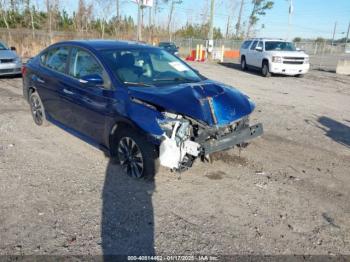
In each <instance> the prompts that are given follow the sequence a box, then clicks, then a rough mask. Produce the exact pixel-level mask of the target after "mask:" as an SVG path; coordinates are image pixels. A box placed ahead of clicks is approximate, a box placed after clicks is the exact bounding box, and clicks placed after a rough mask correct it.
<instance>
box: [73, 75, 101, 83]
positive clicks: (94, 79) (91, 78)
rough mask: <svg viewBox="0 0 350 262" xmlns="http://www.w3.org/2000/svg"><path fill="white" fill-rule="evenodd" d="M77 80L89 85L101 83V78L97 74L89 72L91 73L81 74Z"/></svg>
mask: <svg viewBox="0 0 350 262" xmlns="http://www.w3.org/2000/svg"><path fill="white" fill-rule="evenodd" d="M79 82H80V83H82V84H87V85H91V86H102V85H103V79H102V77H101V76H100V75H99V74H91V75H86V76H83V77H82V78H81V79H79Z"/></svg>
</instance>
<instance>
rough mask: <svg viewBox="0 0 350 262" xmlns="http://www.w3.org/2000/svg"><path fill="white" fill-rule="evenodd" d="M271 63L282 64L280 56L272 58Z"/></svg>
mask: <svg viewBox="0 0 350 262" xmlns="http://www.w3.org/2000/svg"><path fill="white" fill-rule="evenodd" d="M272 62H273V63H282V57H281V56H273V57H272Z"/></svg>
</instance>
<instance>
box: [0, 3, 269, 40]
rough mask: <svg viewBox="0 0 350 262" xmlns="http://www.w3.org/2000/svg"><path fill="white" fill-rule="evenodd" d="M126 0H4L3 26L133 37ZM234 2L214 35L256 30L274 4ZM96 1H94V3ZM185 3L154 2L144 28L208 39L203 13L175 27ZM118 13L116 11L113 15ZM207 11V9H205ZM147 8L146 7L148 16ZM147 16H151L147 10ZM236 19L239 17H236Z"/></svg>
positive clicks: (239, 34) (1, 6)
mask: <svg viewBox="0 0 350 262" xmlns="http://www.w3.org/2000/svg"><path fill="white" fill-rule="evenodd" d="M123 2H124V1H122V0H95V1H93V2H91V1H90V2H88V1H86V0H78V6H77V9H76V10H74V11H73V12H70V13H69V12H68V11H67V10H66V9H65V8H64V7H62V3H61V2H60V0H42V5H41V6H40V8H39V6H38V1H36V0H0V27H1V28H6V29H13V28H16V29H21V28H25V29H28V30H31V31H32V32H33V36H34V35H35V32H36V31H37V30H45V31H47V32H48V33H49V34H51V33H52V32H54V31H63V32H79V33H87V32H97V33H98V34H100V36H101V37H105V36H112V37H117V38H132V37H134V34H135V31H136V23H137V21H134V19H133V17H132V16H131V15H127V14H125V13H123V8H122V4H123ZM223 2H226V4H227V5H228V6H230V9H229V12H228V15H227V18H228V19H227V26H226V32H222V31H221V29H220V28H219V27H216V28H214V38H215V39H222V38H229V39H232V38H235V39H241V38H244V37H249V36H252V35H253V34H254V28H255V26H256V25H257V22H258V20H259V17H261V16H263V15H265V14H266V11H267V10H269V9H271V8H272V7H273V2H272V1H268V0H224V1H223ZM92 3H93V4H92ZM182 4H183V0H154V6H153V8H152V11H151V12H150V14H151V15H152V17H149V21H147V22H144V23H143V24H144V26H143V31H144V32H146V33H147V34H148V36H152V37H153V36H157V37H159V36H163V37H169V38H170V39H171V37H172V36H176V37H183V38H202V39H205V38H207V36H208V32H209V19H208V16H207V15H203V17H204V18H203V21H201V22H200V23H191V22H189V21H187V23H186V24H185V25H184V26H183V27H181V28H180V29H176V30H174V29H172V26H171V25H172V24H173V23H174V16H175V15H176V13H175V11H176V9H177V8H178V7H180V6H181V5H182ZM244 8H248V9H249V10H251V11H250V13H249V14H248V17H247V18H246V20H245V21H243V9H244ZM161 12H166V13H165V15H166V17H167V21H166V23H164V24H163V25H159V24H157V23H156V19H155V18H156V16H158V15H159V14H160V13H161ZM111 13H112V14H114V15H111ZM203 13H207V10H204V11H203ZM144 16H145V10H142V20H144ZM147 16H150V15H149V14H148V13H147ZM234 20H235V21H234Z"/></svg>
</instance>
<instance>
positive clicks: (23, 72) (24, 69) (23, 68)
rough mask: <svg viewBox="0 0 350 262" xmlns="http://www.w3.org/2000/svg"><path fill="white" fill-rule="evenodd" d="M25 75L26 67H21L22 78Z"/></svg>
mask: <svg viewBox="0 0 350 262" xmlns="http://www.w3.org/2000/svg"><path fill="white" fill-rule="evenodd" d="M26 73H27V67H26V66H25V65H22V76H23V77H24V76H25V75H26Z"/></svg>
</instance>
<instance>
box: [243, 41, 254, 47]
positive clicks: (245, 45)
mask: <svg viewBox="0 0 350 262" xmlns="http://www.w3.org/2000/svg"><path fill="white" fill-rule="evenodd" d="M251 43H252V41H245V42H244V43H243V44H242V49H247V48H248V47H249V46H250V44H251Z"/></svg>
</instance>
